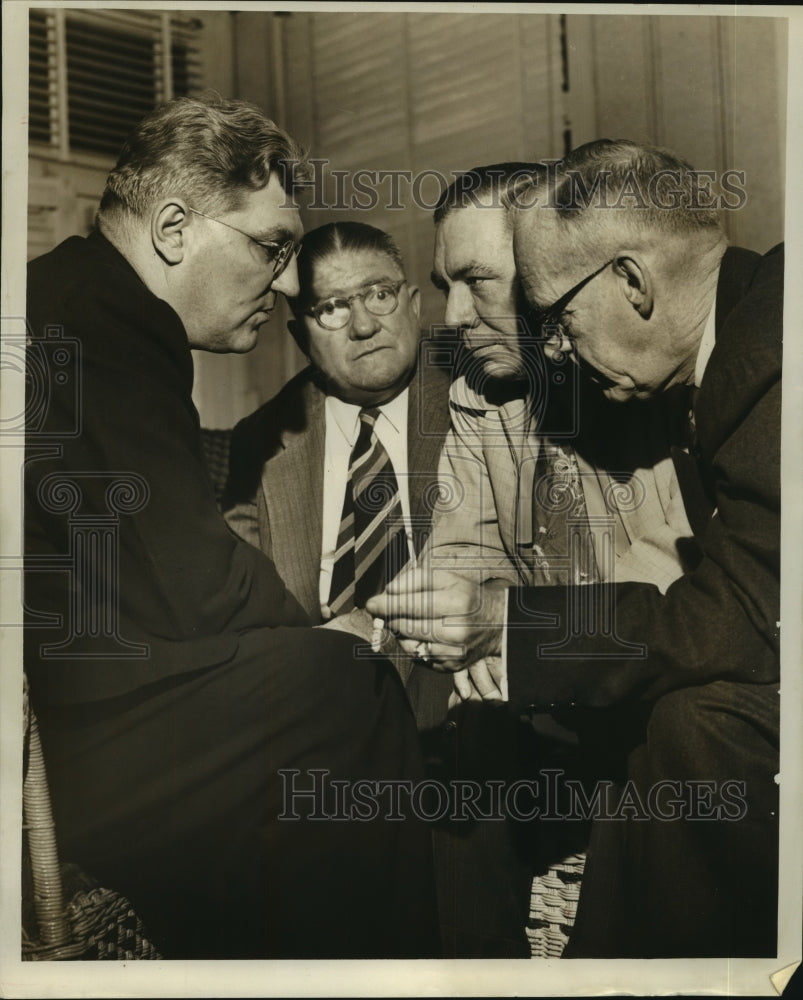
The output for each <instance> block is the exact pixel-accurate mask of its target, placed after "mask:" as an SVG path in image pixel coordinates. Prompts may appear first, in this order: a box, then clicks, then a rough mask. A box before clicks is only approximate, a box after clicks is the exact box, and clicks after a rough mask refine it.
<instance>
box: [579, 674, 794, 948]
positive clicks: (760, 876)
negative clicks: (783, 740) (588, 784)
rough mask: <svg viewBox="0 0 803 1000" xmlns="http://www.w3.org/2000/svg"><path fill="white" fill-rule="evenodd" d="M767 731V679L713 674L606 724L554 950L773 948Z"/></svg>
mask: <svg viewBox="0 0 803 1000" xmlns="http://www.w3.org/2000/svg"><path fill="white" fill-rule="evenodd" d="M620 721H621V720H620ZM611 732H612V731H611ZM778 732H779V696H778V686H777V685H760V684H755V685H751V684H736V683H729V682H725V681H718V682H715V683H712V684H707V685H702V686H700V687H695V688H684V689H681V690H678V691H674V692H671V693H670V694H667V695H665V696H664V697H662V698H661V699H659V700H658V701H657V702H656V703H655V705H654V706H653V708H652V710H651V712H650V713H649V715H648V718H647V719H646V721H645V723H644V725H643V726H633V725H632V720H631V722H630V723H629V724H627V725H624V726H618V727H617V732H616V733H615V734H612V743H613V746H610V745H609V747H608V751H607V754H608V758H609V759H613V758H615V756H616V753H615V750H616V746H617V745H618V746H619V748H621V747H622V745H623V743H624V742H625V741H626V740H627V739H628V738H629V739H630V745H629V746H626V747H625V748H624V753H623V756H622V757H621V763H622V768H621V771H620V773H618V774H616V773H615V767H612V768H611V769H609V770H608V771H607V772H606V770H605V768H599V769H598V770H597V772H596V773H597V776H598V777H599V778H601V779H604V778H605V777H609V778H610V777H613V779H614V780H613V784H612V786H611V787H610V788H609V789H608V792H609V794H608V809H607V812H608V815H609V816H610V817H611V818H604V817H602V818H598V819H595V820H594V822H593V824H592V829H591V840H590V844H589V850H588V862H587V867H586V875H585V878H584V880H583V886H582V890H581V893H580V903H579V908H578V914H577V923H576V925H575V928H574V932H573V934H572V937H571V939H570V941H569V944H568V946H567V949H566V953H565V955H566V957H573V958H594V957H604V958H617V957H624V958H627V957H640V958H675V957H719V956H734V957H758V956H768V955H775V954H776V950H777V889H778V786H777V784H776V783H775V775H776V774H777V772H778V769H779V768H778ZM598 735H599V734H598ZM605 756H606V754H605V753H604V752H603V753H601V754H600V758H599V759H604V758H605ZM669 782H672V783H673V784H671V785H670V784H668V783H669ZM625 794H627V798H626V799H624V800H623V799H622V796H623V795H625ZM623 802H624V803H626V804H625V806H624V808H622V803H623ZM642 807H643V808H642ZM617 812H618V815H617ZM645 813H646V815H645ZM684 813H685V815H684Z"/></svg>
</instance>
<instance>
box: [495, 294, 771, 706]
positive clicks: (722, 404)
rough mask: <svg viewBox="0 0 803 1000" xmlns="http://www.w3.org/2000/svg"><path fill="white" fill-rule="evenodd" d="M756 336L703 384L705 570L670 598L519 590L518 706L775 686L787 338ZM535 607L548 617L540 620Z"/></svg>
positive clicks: (514, 646) (513, 647) (651, 593)
mask: <svg viewBox="0 0 803 1000" xmlns="http://www.w3.org/2000/svg"><path fill="white" fill-rule="evenodd" d="M776 307H777V303H776ZM778 329H780V320H779V321H778ZM753 330H755V327H753ZM779 340H780V338H778V341H779ZM752 343H753V346H752V348H748V349H746V350H743V351H741V352H738V351H737V352H735V353H734V354H732V355H728V354H723V353H722V352H721V353H720V355H719V357H718V359H717V361H716V363H715V361H714V356H712V359H711V362H710V363H709V369H711V378H710V379H709V372H708V371H707V372H706V379H705V380H704V384H703V389H702V390H701V393H700V406H699V408H698V411H697V413H698V421H697V422H698V428H700V433H701V446H702V447H703V452H704V464H705V467H706V471H707V476H706V478H707V481H708V483H709V490H710V492H711V494H712V500H713V504H714V506H715V512H714V514H713V516H712V517H711V519H710V521H709V522H708V524H707V526H706V528H705V530H704V531H703V532H702V534H701V535H700V536H699V537H698V539H697V541H698V543H699V545H700V548H701V551H702V558H701V560H700V562H699V564H698V565H697V567H696V569H695V570H694V571H693V572H690V573H687V574H686V575H685V576H683V577H681V579H679V580H678V581H676V582H675V583H674V584H673V585H672V586H671V587H670V588H669V589H668V591H667V592H666V594H665V595H662V594H660V593H659V591H658V589H657V588H655V587H651V586H648V585H644V584H638V583H623V584H620V585H608V586H606V585H598V586H593V587H588V588H582V593H581V592H580V591H578V590H574V591H572V589H571V588H529V589H524V588H521V589H519V590H516V591H514V592H512V593H511V602H510V617H509V627H508V635H507V640H508V676H509V686H510V694H511V703H512V704H513V705H514V706H515V707H518V708H520V709H528V708H530V709H535V710H545V709H553V708H558V707H564V706H573V705H584V706H588V707H606V706H610V705H613V704H615V703H617V702H621V701H624V700H627V699H635V700H643V701H650V700H653V699H655V698H657V697H659V696H660V695H661V694H663V693H665V692H667V691H669V690H672V689H674V688H678V687H683V686H689V685H695V684H704V683H707V682H710V681H713V680H717V679H730V680H739V681H746V682H775V681H777V679H778V675H779V664H778V650H779V635H778V618H779V606H780V552H779V549H780V544H779V543H780V537H779V531H780V426H781V381H780V344H779V342H778V344H777V345H774V344H772V343H769V344H768V343H767V342H766V341H763V342H762V340H761V338H759V337H756V336H754V335H753V336H752ZM776 347H777V350H776ZM704 424H706V425H709V426H716V427H718V428H721V429H722V430H721V432H718V437H711V438H710V439H709V440H707V441H706V440H705V439H704V435H703V426H704ZM534 612H539V613H541V614H543V613H547V614H549V615H550V616H551V619H552V622H553V624H552V625H550V626H541V627H538V626H537V625H535V624H534V623H533V621H532V617H531V616H532V615H533V613H534Z"/></svg>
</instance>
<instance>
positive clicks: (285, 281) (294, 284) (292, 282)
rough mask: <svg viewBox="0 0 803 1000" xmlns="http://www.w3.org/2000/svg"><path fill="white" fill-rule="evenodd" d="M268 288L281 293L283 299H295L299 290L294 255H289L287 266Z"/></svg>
mask: <svg viewBox="0 0 803 1000" xmlns="http://www.w3.org/2000/svg"><path fill="white" fill-rule="evenodd" d="M270 287H271V288H272V289H273V291H274V292H281V293H282V295H284V297H285V298H288V299H294V298H296V296H297V295H298V293H299V291H300V290H301V289H300V286H299V284H298V264H297V263H296V256H295V254H290V260H288V262H287V266H286V267H285V269H284V270H283V271H282V273H281V274H280V275H279V276H278V278H274V279H273V281H272V282H271V286H270Z"/></svg>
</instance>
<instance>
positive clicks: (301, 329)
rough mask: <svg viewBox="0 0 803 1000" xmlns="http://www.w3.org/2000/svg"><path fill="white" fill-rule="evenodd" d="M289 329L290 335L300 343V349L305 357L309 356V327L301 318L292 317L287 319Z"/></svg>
mask: <svg viewBox="0 0 803 1000" xmlns="http://www.w3.org/2000/svg"><path fill="white" fill-rule="evenodd" d="M287 329H288V331H289V332H290V336H291V337H292V338H293V340H294V341H295V342H296V344H297V345H298V349H299V350H300V351H301V353H302V354H303V355H305V357H309V350H308V348H309V343H308V340H307V328H306V327H305V326H304V324H303V323H302V322H301V320H300V319H291V320H288V321H287Z"/></svg>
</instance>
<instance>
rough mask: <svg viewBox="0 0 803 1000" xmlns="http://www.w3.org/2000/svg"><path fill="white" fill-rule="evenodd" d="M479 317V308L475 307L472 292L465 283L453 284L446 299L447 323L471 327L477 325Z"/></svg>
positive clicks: (445, 318) (448, 324)
mask: <svg viewBox="0 0 803 1000" xmlns="http://www.w3.org/2000/svg"><path fill="white" fill-rule="evenodd" d="M477 319H478V317H477V310H476V309H475V308H474V300H473V298H472V297H471V292H470V291H469V290H468V288H466V286H465V285H452V287H451V288H450V289H449V296H448V298H447V299H446V315H445V317H444V320H445V322H446V325H447V326H456V327H463V326H466V327H470V326H475V325H476V323H477Z"/></svg>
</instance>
